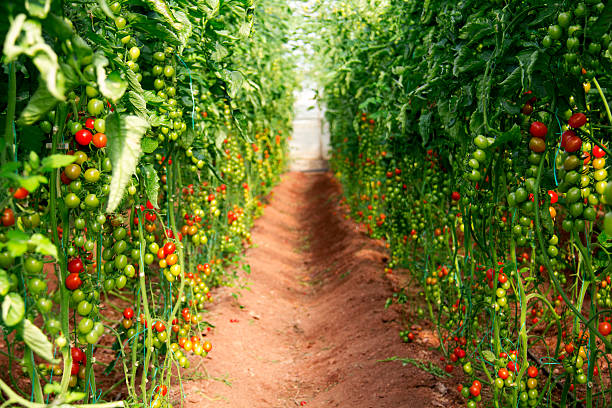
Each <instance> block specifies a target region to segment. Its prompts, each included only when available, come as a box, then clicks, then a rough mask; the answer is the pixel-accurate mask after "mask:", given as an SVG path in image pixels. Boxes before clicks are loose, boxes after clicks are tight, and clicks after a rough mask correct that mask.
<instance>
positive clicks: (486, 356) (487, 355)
mask: <svg viewBox="0 0 612 408" xmlns="http://www.w3.org/2000/svg"><path fill="white" fill-rule="evenodd" d="M482 356H483V357H484V359H485V360H487V361H488V362H490V363H493V362H495V354H493V352H492V351H490V350H483V351H482Z"/></svg>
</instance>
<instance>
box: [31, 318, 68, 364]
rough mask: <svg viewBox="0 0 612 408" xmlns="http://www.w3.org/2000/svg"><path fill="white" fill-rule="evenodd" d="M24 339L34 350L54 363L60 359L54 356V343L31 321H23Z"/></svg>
mask: <svg viewBox="0 0 612 408" xmlns="http://www.w3.org/2000/svg"><path fill="white" fill-rule="evenodd" d="M23 341H25V344H27V345H28V347H30V348H31V349H32V351H33V352H34V353H35V354H37V355H38V356H40V357H42V358H43V359H45V360H47V361H48V362H50V363H52V364H57V363H58V362H59V360H58V359H55V358H53V345H52V344H51V342H50V341H49V339H48V338H47V336H45V334H44V333H43V332H42V330H40V329H39V328H38V327H37V326H35V325H34V324H32V322H31V321H29V320H28V319H25V320H24V321H23Z"/></svg>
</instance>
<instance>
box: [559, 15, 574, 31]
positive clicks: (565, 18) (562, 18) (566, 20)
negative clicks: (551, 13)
mask: <svg viewBox="0 0 612 408" xmlns="http://www.w3.org/2000/svg"><path fill="white" fill-rule="evenodd" d="M571 21H572V15H571V13H568V12H564V13H559V16H558V17H557V22H559V25H560V26H561V27H563V28H568V27H569V25H570V22H571Z"/></svg>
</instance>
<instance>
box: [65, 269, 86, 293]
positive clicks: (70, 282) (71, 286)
mask: <svg viewBox="0 0 612 408" xmlns="http://www.w3.org/2000/svg"><path fill="white" fill-rule="evenodd" d="M82 283H83V282H82V281H81V278H80V277H79V274H78V273H71V274H70V275H68V276H67V277H66V288H68V290H77V289H78V288H80V287H81V284H82Z"/></svg>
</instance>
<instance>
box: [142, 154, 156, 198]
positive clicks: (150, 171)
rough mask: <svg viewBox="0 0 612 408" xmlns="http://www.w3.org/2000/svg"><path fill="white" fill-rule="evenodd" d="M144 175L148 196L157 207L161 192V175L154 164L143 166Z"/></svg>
mask: <svg viewBox="0 0 612 408" xmlns="http://www.w3.org/2000/svg"><path fill="white" fill-rule="evenodd" d="M142 175H143V176H144V187H145V191H146V193H147V198H148V199H149V201H151V204H153V207H155V208H157V207H158V205H157V196H158V194H159V177H158V175H157V171H155V168H154V167H153V165H152V164H147V165H144V166H142Z"/></svg>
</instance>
